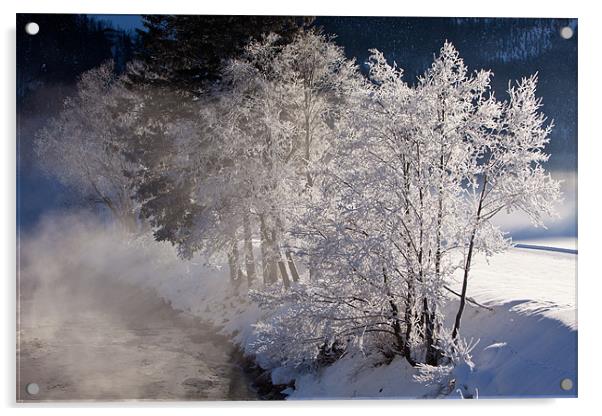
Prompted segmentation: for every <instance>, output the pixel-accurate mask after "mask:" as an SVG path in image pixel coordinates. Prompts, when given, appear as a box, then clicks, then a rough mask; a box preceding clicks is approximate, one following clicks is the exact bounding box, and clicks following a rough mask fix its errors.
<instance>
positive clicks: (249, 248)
mask: <svg viewBox="0 0 602 416" xmlns="http://www.w3.org/2000/svg"><path fill="white" fill-rule="evenodd" d="M243 232H244V240H245V265H246V269H247V281H248V282H249V286H251V283H252V282H253V280H255V256H254V255H253V240H252V234H251V222H250V220H249V213H247V212H245V213H244V216H243Z"/></svg>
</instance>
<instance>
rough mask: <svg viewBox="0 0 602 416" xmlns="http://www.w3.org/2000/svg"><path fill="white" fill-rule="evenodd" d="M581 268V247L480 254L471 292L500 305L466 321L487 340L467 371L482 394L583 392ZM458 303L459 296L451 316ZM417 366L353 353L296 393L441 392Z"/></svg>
mask: <svg viewBox="0 0 602 416" xmlns="http://www.w3.org/2000/svg"><path fill="white" fill-rule="evenodd" d="M558 243H559V244H560V245H559V247H562V248H568V246H567V245H566V244H564V243H562V242H558ZM546 244H551V243H550V242H549V241H548V242H546ZM576 267H577V255H575V254H567V253H559V252H548V251H541V250H532V249H519V248H513V249H510V250H509V251H508V252H507V253H504V254H501V255H497V256H495V257H493V258H491V259H489V262H487V261H486V260H485V259H484V258H477V260H476V262H475V265H474V269H473V273H472V276H473V277H472V279H471V280H470V283H469V295H470V296H471V297H472V298H474V299H475V300H476V301H477V302H479V303H481V304H485V305H486V306H488V307H490V308H492V309H493V310H488V309H485V308H481V307H477V306H474V305H470V304H469V306H468V307H467V309H466V312H465V314H464V318H463V320H462V329H461V334H462V336H463V337H465V338H468V339H470V338H473V339H474V340H479V343H478V344H477V346H476V348H475V349H474V350H473V353H472V356H473V361H474V364H475V368H474V371H473V372H468V373H465V374H463V375H462V378H463V379H462V380H461V382H462V383H463V384H467V385H468V386H469V390H471V391H472V392H473V393H477V391H476V390H478V395H479V397H481V398H483V397H546V396H549V397H556V396H576V394H577V312H576ZM457 286H458V287H459V283H458V285H457ZM458 287H456V289H457V288H458ZM451 296H452V297H453V295H451ZM456 308H457V301H455V299H453V300H452V302H450V304H449V305H448V309H449V312H450V313H449V315H450V316H453V315H452V314H453V312H454V311H455V310H456ZM416 373H417V372H416V370H415V369H413V368H411V367H410V366H409V365H408V364H407V363H406V362H405V361H404V360H403V359H401V358H399V359H396V360H394V361H393V362H392V363H391V364H390V365H388V366H387V365H385V366H377V367H375V366H374V365H373V363H370V361H369V360H368V361H367V362H363V363H362V362H359V363H358V361H357V360H354V359H353V357H348V358H343V359H342V360H340V361H339V362H337V363H335V364H334V365H333V366H331V367H328V368H326V369H324V370H323V371H322V372H320V373H318V374H308V375H304V376H302V377H300V378H299V379H298V380H297V382H296V390H295V391H294V392H291V396H290V397H291V398H293V399H302V398H344V397H345V398H347V397H356V398H361V397H365V398H367V397H370V398H379V397H381V398H393V397H396V398H414V397H434V396H436V395H437V393H438V390H437V388H434V387H431V388H427V387H425V386H423V385H421V384H419V383H417V382H415V381H413V380H412V376H413V375H414V374H416ZM565 378H569V379H571V380H572V381H573V383H574V384H573V389H571V390H569V391H564V390H562V389H561V387H560V383H561V380H563V379H565ZM448 397H450V398H458V397H459V394H458V393H456V392H452V393H451V394H450V395H449V396H448Z"/></svg>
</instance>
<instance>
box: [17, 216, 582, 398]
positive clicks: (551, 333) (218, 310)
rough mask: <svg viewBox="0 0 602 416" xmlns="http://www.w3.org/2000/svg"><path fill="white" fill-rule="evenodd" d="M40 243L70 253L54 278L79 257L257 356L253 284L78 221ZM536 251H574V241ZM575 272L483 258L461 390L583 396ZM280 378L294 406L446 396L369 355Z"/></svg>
mask: <svg viewBox="0 0 602 416" xmlns="http://www.w3.org/2000/svg"><path fill="white" fill-rule="evenodd" d="M64 230H70V232H67V233H65V232H64ZM27 238H33V237H29V236H28V237H27ZM33 241H34V242H33V243H29V244H28V245H27V246H26V247H27V249H28V250H30V251H32V252H44V251H45V250H49V248H50V247H52V249H53V250H54V251H56V250H57V247H61V248H63V250H65V252H64V253H58V254H57V253H55V252H53V251H49V252H51V253H54V254H53V256H50V257H49V256H46V257H45V261H43V262H40V264H39V267H43V268H44V269H45V270H46V271H47V270H50V269H52V268H53V267H54V266H53V263H52V258H54V259H55V260H58V261H59V262H62V261H65V259H67V260H68V261H71V260H69V259H70V258H71V259H72V258H73V257H74V256H76V257H77V258H78V261H82V262H85V264H87V267H90V268H91V269H93V270H103V271H104V273H105V274H106V273H114V274H115V275H118V276H119V279H122V280H124V281H125V282H127V283H128V284H134V285H140V286H142V287H146V288H152V289H154V290H155V291H156V292H157V293H158V294H159V295H160V296H161V297H163V298H164V299H165V300H166V301H167V302H168V303H169V304H170V305H171V306H172V307H173V308H176V309H179V310H182V311H184V312H185V313H187V314H191V315H194V316H196V317H199V318H201V319H203V320H205V321H209V322H210V323H212V324H213V325H215V326H217V327H218V328H220V331H221V332H222V333H223V334H224V335H227V336H229V337H230V338H231V339H232V341H233V342H235V343H237V344H239V346H240V347H241V348H242V349H243V350H245V349H246V350H247V351H250V350H251V348H250V346H251V345H252V343H253V341H254V332H253V324H254V323H256V322H257V321H258V320H259V319H260V318H261V316H262V311H261V310H259V308H258V307H257V306H256V305H254V304H252V303H251V302H250V301H248V300H247V299H246V296H245V292H246V287H245V285H246V284H245V283H243V284H242V285H241V287H239V288H238V289H235V288H233V287H232V286H231V285H230V283H229V279H228V272H227V270H226V269H224V270H215V269H210V268H208V267H206V266H204V265H203V264H202V262H201V261H200V260H198V259H196V260H193V261H190V262H183V261H181V260H180V259H178V258H177V256H176V255H175V254H174V250H173V249H172V248H171V247H170V246H169V245H168V244H159V243H156V242H153V241H152V240H150V239H148V238H142V239H140V240H138V241H136V242H126V241H125V240H124V239H120V238H116V234H115V230H111V229H101V230H99V229H98V227H97V226H89V225H82V224H79V223H73V220H72V219H68V220H61V221H53V222H51V223H49V224H47V225H46V226H45V227H43V229H42V231H41V232H40V234H39V235H38V236H36V237H35V240H33ZM524 243H525V244H526V243H527V242H524ZM531 243H532V244H533V245H547V246H553V247H560V248H572V247H575V246H576V242H573V243H571V242H569V241H567V240H563V241H560V240H559V241H555V242H554V241H532V242H531ZM571 244H573V245H571ZM576 268H577V254H572V253H564V252H557V251H546V250H536V249H530V248H512V249H510V250H509V251H508V252H506V253H503V254H499V255H496V256H495V257H492V258H490V259H489V261H487V260H486V259H485V258H479V257H477V258H476V259H475V263H474V268H473V271H472V277H471V280H470V282H469V287H468V291H469V296H470V297H472V298H474V300H476V301H477V302H479V303H481V304H484V305H486V306H487V307H488V308H489V309H486V308H482V307H478V306H474V305H472V304H468V305H467V309H466V311H465V313H464V317H463V320H462V328H461V335H462V337H465V338H468V339H470V338H474V339H475V340H477V339H479V343H478V345H477V346H476V348H475V349H474V350H473V353H472V356H473V357H472V358H473V361H474V364H475V368H474V371H473V372H466V371H464V372H462V373H460V374H459V375H458V378H459V380H458V382H459V383H463V384H466V385H467V387H468V390H469V391H471V392H473V393H477V390H478V395H479V397H545V396H576V394H577V355H576V354H577V313H576ZM459 277H460V276H458V281H457V282H456V283H455V284H454V285H453V286H454V289H456V290H459V287H460V279H459ZM448 308H449V309H448V311H447V312H448V313H447V315H448V316H450V317H452V316H453V315H454V313H455V309H456V308H457V298H456V296H455V295H452V294H450V302H449V304H448ZM490 309H491V310H490ZM258 359H259V362H260V363H261V362H262V361H261V360H262V357H258ZM273 370H274V371H273V379H274V382H275V383H277V384H286V383H287V382H288V381H290V379H295V389H294V390H293V389H288V390H287V393H288V394H289V398H290V399H315V398H361V397H364V398H368V397H369V398H415V397H437V396H440V393H441V391H442V389H441V388H440V386H431V387H425V386H424V385H423V384H421V383H419V382H416V381H414V379H413V375H415V374H416V373H417V371H416V370H415V369H413V368H411V367H410V366H409V365H408V364H407V363H406V362H405V361H404V360H403V359H401V358H397V359H395V360H393V361H392V362H391V363H390V364H388V365H386V364H382V363H379V362H376V361H374V359H373V358H371V357H350V356H344V357H343V358H341V359H340V360H339V361H337V362H336V363H334V364H333V365H331V366H329V367H326V368H323V369H321V370H320V371H319V372H317V373H305V374H299V373H296V372H295V371H291V369H282V368H274V369H273ZM460 378H461V380H460ZM564 378H570V379H571V380H572V381H573V384H574V385H573V388H572V389H571V390H569V391H563V390H562V389H561V388H560V383H561V380H562V379H564ZM446 397H450V398H457V397H459V395H458V394H457V393H456V392H452V393H450V394H449V395H448V396H446Z"/></svg>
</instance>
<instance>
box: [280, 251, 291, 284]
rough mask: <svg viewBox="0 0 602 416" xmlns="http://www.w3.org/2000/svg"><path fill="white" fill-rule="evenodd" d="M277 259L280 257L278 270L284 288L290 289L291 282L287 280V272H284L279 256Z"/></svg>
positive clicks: (284, 266)
mask: <svg viewBox="0 0 602 416" xmlns="http://www.w3.org/2000/svg"><path fill="white" fill-rule="evenodd" d="M279 257H280V259H279V260H278V267H279V268H280V275H281V276H282V281H283V282H284V287H285V288H287V289H288V288H290V287H291V281H290V279H289V278H288V272H287V271H286V265H285V264H284V261H283V260H282V257H281V256H279Z"/></svg>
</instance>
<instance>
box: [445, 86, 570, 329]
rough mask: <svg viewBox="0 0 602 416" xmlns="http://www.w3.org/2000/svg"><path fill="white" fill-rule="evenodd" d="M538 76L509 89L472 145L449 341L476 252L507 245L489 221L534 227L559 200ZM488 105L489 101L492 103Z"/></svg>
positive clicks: (458, 320)
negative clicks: (508, 217) (517, 216)
mask: <svg viewBox="0 0 602 416" xmlns="http://www.w3.org/2000/svg"><path fill="white" fill-rule="evenodd" d="M536 87H537V76H531V77H528V78H523V79H522V80H521V81H520V82H518V83H517V84H516V85H513V86H510V88H509V90H508V94H509V96H510V99H509V101H507V102H504V103H496V106H497V108H496V109H495V110H494V113H495V117H494V119H495V120H494V122H493V123H492V124H491V125H488V126H486V129H484V130H481V132H480V133H481V134H479V135H478V140H473V142H474V144H473V149H474V151H473V160H472V164H471V166H470V168H469V170H468V171H467V175H466V181H467V184H466V186H465V192H466V195H467V196H466V199H465V201H464V202H465V203H466V205H467V206H466V210H465V213H466V218H467V227H466V235H465V237H464V238H465V240H464V245H463V247H464V264H463V269H464V273H463V279H462V292H461V298H460V305H459V308H458V312H457V314H456V317H455V322H454V327H453V332H452V336H453V338H454V339H456V338H457V336H458V333H459V330H460V324H461V319H462V313H463V311H464V307H465V305H466V293H467V287H468V280H469V276H470V268H471V264H472V260H473V258H474V255H475V254H476V253H479V252H481V253H485V254H487V255H490V254H492V253H495V252H497V251H499V250H500V249H504V248H505V247H506V246H507V245H508V244H507V243H508V242H507V241H506V239H505V238H504V235H503V232H502V230H500V229H499V228H498V227H496V226H494V225H493V224H492V222H491V220H492V219H493V218H494V217H495V215H497V214H498V213H499V212H501V211H504V210H505V211H507V212H512V211H521V212H523V213H524V214H525V215H527V216H528V217H529V218H530V219H531V221H532V223H533V224H534V225H535V226H544V223H543V218H544V217H546V216H551V215H554V214H555V207H556V203H557V202H558V200H559V199H560V197H561V193H560V182H558V181H556V180H554V179H552V177H551V176H550V174H549V173H548V172H546V170H545V168H544V165H543V164H544V162H546V161H547V160H548V158H549V155H547V154H546V153H545V152H544V148H545V145H546V144H547V143H548V142H549V140H550V137H549V136H550V131H551V129H552V125H551V123H547V120H546V117H545V115H544V114H543V113H542V112H541V111H540V110H541V106H542V100H541V99H540V98H537V96H536ZM490 100H491V99H490Z"/></svg>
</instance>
